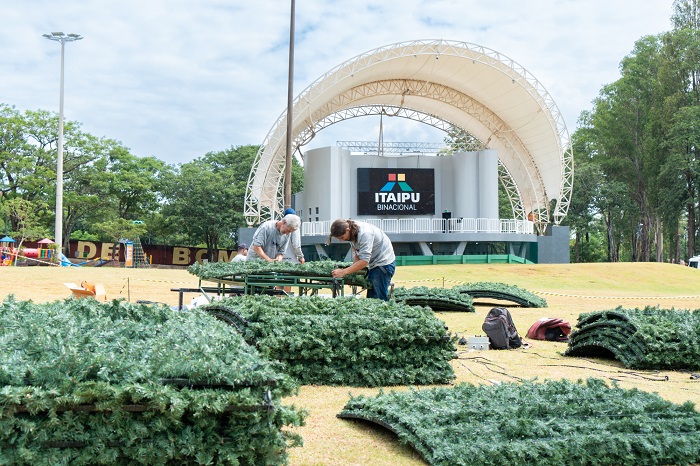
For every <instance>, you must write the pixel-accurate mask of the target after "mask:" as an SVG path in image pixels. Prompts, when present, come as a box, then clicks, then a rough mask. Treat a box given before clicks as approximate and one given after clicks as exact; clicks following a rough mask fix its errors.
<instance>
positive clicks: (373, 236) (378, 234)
mask: <svg viewBox="0 0 700 466" xmlns="http://www.w3.org/2000/svg"><path fill="white" fill-rule="evenodd" d="M356 223H357V226H358V233H357V241H351V242H350V244H351V245H352V247H353V248H354V249H355V251H356V252H357V256H358V257H359V258H360V259H361V260H364V261H367V264H368V265H367V268H370V269H373V268H375V267H379V266H382V265H387V264H391V263H392V262H394V261H395V260H396V256H395V255H394V247H393V246H392V245H391V240H390V239H389V237H388V236H387V235H386V234H385V233H384V232H383V231H382V230H380V229H379V228H377V227H375V226H374V225H371V224H369V223H365V222H356Z"/></svg>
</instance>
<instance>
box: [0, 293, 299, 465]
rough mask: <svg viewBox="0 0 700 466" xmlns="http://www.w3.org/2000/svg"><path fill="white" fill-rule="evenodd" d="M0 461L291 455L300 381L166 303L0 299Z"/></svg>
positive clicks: (262, 460) (222, 459)
mask: <svg viewBox="0 0 700 466" xmlns="http://www.w3.org/2000/svg"><path fill="white" fill-rule="evenodd" d="M0 328H2V329H3V331H2V333H0V384H1V385H2V388H0V464H18V465H22V464H26V465H30V464H31V465H32V466H36V465H44V464H45V465H49V464H51V465H56V464H70V465H86V464H120V463H128V464H147V465H161V464H177V465H181V464H212V463H216V464H284V463H285V462H286V450H287V448H288V447H289V446H292V445H298V444H300V438H299V437H298V436H296V435H294V434H291V433H289V432H286V431H284V430H283V428H284V427H285V426H288V425H300V424H301V423H302V422H303V419H304V416H305V414H304V412H302V411H299V410H297V409H295V408H293V407H285V406H282V405H281V403H280V400H281V398H282V397H284V396H288V395H290V394H293V393H295V392H296V389H297V385H296V383H295V382H294V381H293V380H292V379H291V378H289V376H287V375H286V374H284V373H282V372H280V370H279V367H276V366H275V364H273V363H271V362H269V361H266V360H265V359H263V358H261V357H260V355H259V354H258V353H257V352H256V351H255V349H254V348H250V347H249V345H247V344H246V343H245V342H244V341H243V339H242V338H241V337H240V335H238V334H237V333H236V332H233V331H232V330H231V328H230V327H229V326H227V325H225V324H223V323H221V322H218V321H217V320H216V319H213V318H212V317H211V316H207V315H205V314H203V313H176V312H173V311H171V310H170V309H168V308H167V307H166V306H155V307H151V306H144V305H131V304H128V303H125V302H123V301H112V302H110V303H105V304H101V303H98V302H97V301H94V300H76V299H68V300H65V301H57V302H54V303H48V304H34V303H32V302H29V301H15V300H14V299H12V298H11V297H10V298H8V299H7V300H5V301H4V302H3V303H2V305H0Z"/></svg>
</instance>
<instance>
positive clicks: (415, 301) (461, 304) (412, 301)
mask: <svg viewBox="0 0 700 466" xmlns="http://www.w3.org/2000/svg"><path fill="white" fill-rule="evenodd" d="M393 299H394V300H395V301H397V302H401V303H404V304H408V305H410V306H428V307H429V308H431V309H432V310H433V311H436V312H439V311H458V312H474V300H473V299H472V297H471V296H470V295H468V294H466V293H460V292H458V291H455V290H453V289H450V288H429V287H427V286H417V287H414V288H405V287H402V286H401V287H398V288H396V289H395V290H394V295H393Z"/></svg>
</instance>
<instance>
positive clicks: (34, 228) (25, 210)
mask: <svg viewBox="0 0 700 466" xmlns="http://www.w3.org/2000/svg"><path fill="white" fill-rule="evenodd" d="M46 207H47V206H46V205H45V204H44V203H42V202H41V201H34V202H33V201H28V200H26V199H22V198H21V197H15V198H13V199H8V200H5V201H4V202H3V203H1V204H0V208H2V211H3V213H4V214H5V215H9V216H10V217H11V218H14V219H15V220H16V222H17V228H16V229H15V230H14V231H13V233H12V236H14V237H15V238H19V241H18V242H17V251H20V250H21V248H22V243H23V242H24V240H36V239H39V238H41V237H43V236H47V235H48V230H47V229H46V228H45V227H44V226H43V225H42V220H43V217H44V216H45V215H46V214H47V208H46ZM16 263H17V258H16V257H15V264H16Z"/></svg>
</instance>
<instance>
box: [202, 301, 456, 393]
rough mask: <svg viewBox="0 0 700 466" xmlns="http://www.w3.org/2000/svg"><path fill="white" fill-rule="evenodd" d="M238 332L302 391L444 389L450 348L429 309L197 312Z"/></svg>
mask: <svg viewBox="0 0 700 466" xmlns="http://www.w3.org/2000/svg"><path fill="white" fill-rule="evenodd" d="M198 309H203V310H204V311H205V312H208V313H210V314H212V315H215V316H217V317H219V318H220V319H222V320H224V321H226V322H228V323H229V324H231V325H232V326H233V327H234V328H236V329H238V330H239V331H240V332H241V333H242V334H243V336H244V338H245V340H246V341H247V342H248V343H250V344H252V345H255V346H256V347H257V348H258V350H259V351H260V353H261V354H262V355H263V356H265V357H268V358H270V359H274V360H278V361H280V362H282V363H283V366H284V368H285V370H286V371H287V372H288V374H289V375H291V376H293V377H294V378H296V379H297V380H298V381H299V382H300V383H302V384H318V385H348V386H367V387H375V386H386V385H410V384H416V385H423V384H440V383H449V382H451V381H452V380H453V379H454V377H455V375H454V372H453V370H452V366H451V365H450V361H451V360H452V359H453V358H454V355H455V350H456V349H455V346H454V340H455V338H454V337H452V336H451V335H450V334H449V333H448V332H447V328H446V327H445V324H444V322H442V321H441V320H439V319H437V318H436V317H435V315H434V314H433V312H432V311H431V310H430V309H429V308H421V307H417V306H408V305H405V304H401V303H396V302H384V301H381V300H376V299H366V298H354V297H338V298H334V299H329V298H322V297H318V296H298V297H289V298H274V297H270V296H245V297H239V298H227V299H223V300H221V301H218V302H216V303H214V304H211V305H207V306H203V307H200V308H198Z"/></svg>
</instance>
